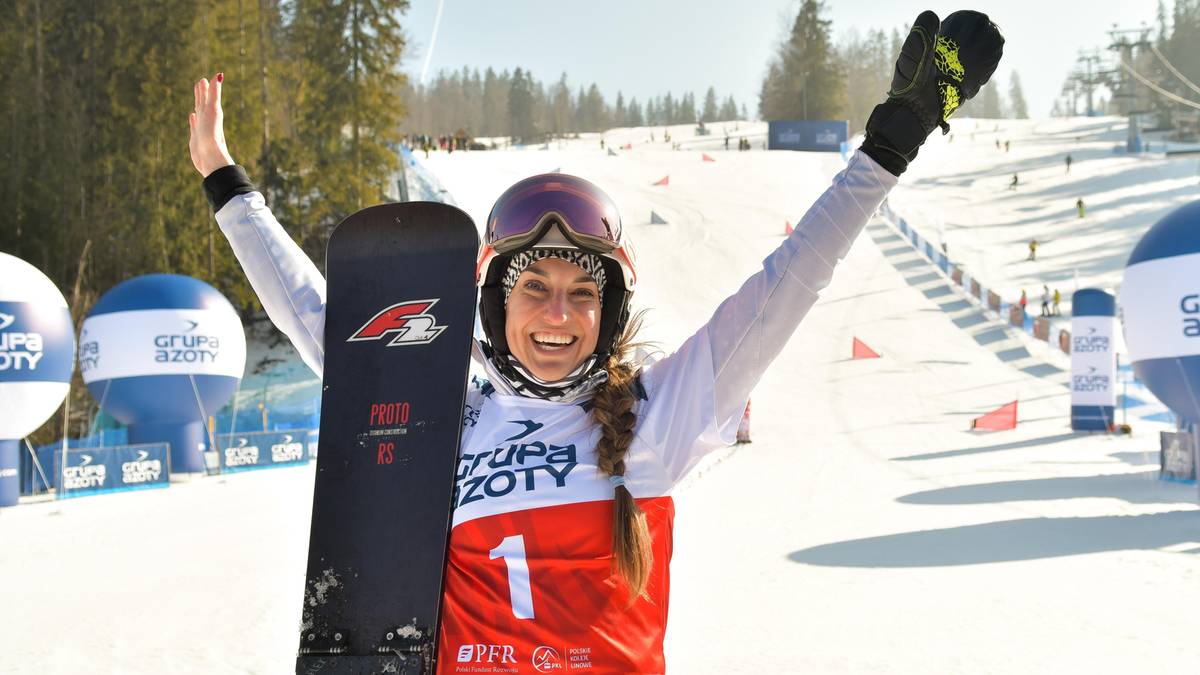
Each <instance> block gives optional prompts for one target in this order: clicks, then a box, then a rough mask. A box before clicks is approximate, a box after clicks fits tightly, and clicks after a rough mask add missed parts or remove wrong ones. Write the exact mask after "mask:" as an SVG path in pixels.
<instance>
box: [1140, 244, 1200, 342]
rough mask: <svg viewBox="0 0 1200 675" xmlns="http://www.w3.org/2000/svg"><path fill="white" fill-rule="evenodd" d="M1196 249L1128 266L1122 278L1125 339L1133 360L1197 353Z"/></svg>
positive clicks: (1199, 297) (1199, 288) (1199, 264)
mask: <svg viewBox="0 0 1200 675" xmlns="http://www.w3.org/2000/svg"><path fill="white" fill-rule="evenodd" d="M1197 270H1200V253H1193V254H1191V255H1179V256H1174V257H1171V258H1158V259H1155V260H1149V261H1146V262H1141V263H1137V264H1135V265H1131V266H1130V267H1128V268H1126V270H1125V279H1124V280H1123V281H1122V282H1121V313H1122V316H1123V318H1124V324H1125V342H1126V344H1128V345H1129V352H1130V354H1133V355H1135V358H1136V360H1138V361H1148V360H1151V359H1162V358H1175V357H1183V356H1196V355H1200V283H1197Z"/></svg>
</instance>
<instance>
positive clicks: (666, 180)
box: [655, 175, 671, 185]
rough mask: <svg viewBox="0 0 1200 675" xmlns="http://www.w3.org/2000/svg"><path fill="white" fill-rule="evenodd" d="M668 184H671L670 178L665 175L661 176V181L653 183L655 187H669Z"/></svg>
mask: <svg viewBox="0 0 1200 675" xmlns="http://www.w3.org/2000/svg"><path fill="white" fill-rule="evenodd" d="M670 183H671V176H670V175H667V176H663V177H662V180H660V181H658V182H657V183H655V185H669V184H670Z"/></svg>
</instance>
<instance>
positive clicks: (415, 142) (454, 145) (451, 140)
mask: <svg viewBox="0 0 1200 675" xmlns="http://www.w3.org/2000/svg"><path fill="white" fill-rule="evenodd" d="M401 142H402V143H403V144H404V145H405V146H407V147H408V148H409V149H411V150H421V151H423V152H424V153H425V158H426V159H428V158H429V151H430V150H442V151H445V152H454V151H455V150H467V149H469V148H470V144H471V137H470V136H468V135H467V133H466V131H464V130H462V129H459V130H458V131H456V132H455V133H453V134H441V135H438V136H433V135H430V134H404V138H403V139H402V140H401Z"/></svg>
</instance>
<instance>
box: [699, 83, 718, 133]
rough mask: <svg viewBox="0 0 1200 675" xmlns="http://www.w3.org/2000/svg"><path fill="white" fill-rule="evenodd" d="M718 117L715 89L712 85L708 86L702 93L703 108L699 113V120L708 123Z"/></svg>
mask: <svg viewBox="0 0 1200 675" xmlns="http://www.w3.org/2000/svg"><path fill="white" fill-rule="evenodd" d="M719 118H720V111H719V110H718V109H717V90H716V89H715V88H714V87H709V88H708V92H707V93H705V94H704V110H703V111H702V112H701V113H700V121H702V122H704V123H705V124H708V123H710V122H716V121H717V120H718V119H719Z"/></svg>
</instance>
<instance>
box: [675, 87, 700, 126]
mask: <svg viewBox="0 0 1200 675" xmlns="http://www.w3.org/2000/svg"><path fill="white" fill-rule="evenodd" d="M697 119H698V118H697V115H696V95H695V94H693V93H692V92H690V91H689V92H688V93H686V94H684V95H683V98H682V99H680V101H679V123H680V124H695V123H696V121H697Z"/></svg>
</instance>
